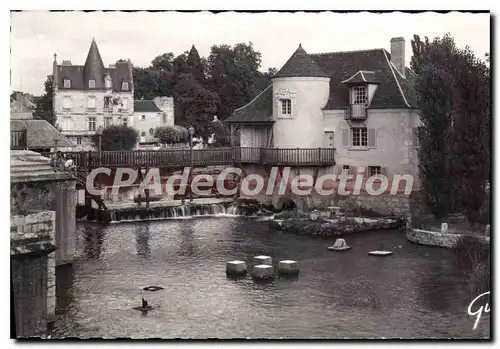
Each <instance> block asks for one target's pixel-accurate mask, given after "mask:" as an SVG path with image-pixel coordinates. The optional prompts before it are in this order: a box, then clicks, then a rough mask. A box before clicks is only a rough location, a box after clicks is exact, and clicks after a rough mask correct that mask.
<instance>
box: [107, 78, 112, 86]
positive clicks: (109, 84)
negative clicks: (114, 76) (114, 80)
mask: <svg viewBox="0 0 500 349" xmlns="http://www.w3.org/2000/svg"><path fill="white" fill-rule="evenodd" d="M106 88H111V79H110V78H107V79H106Z"/></svg>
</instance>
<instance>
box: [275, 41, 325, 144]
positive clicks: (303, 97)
mask: <svg viewBox="0 0 500 349" xmlns="http://www.w3.org/2000/svg"><path fill="white" fill-rule="evenodd" d="M329 95H330V77H329V76H328V75H327V74H326V73H325V72H323V71H322V70H321V68H320V67H319V65H318V64H317V63H316V62H315V61H314V60H313V59H312V58H311V57H310V56H309V55H308V54H307V52H306V51H305V50H304V49H303V48H302V45H299V48H298V49H297V50H296V51H295V53H294V54H293V55H292V57H290V59H289V60H288V61H287V62H286V63H285V65H284V66H283V67H282V68H281V70H280V71H279V72H278V73H277V74H276V75H275V76H274V78H273V118H274V121H275V123H274V126H273V143H274V147H276V148H319V147H322V146H323V133H324V122H323V111H322V109H323V108H324V107H325V106H326V103H327V102H328V97H329Z"/></svg>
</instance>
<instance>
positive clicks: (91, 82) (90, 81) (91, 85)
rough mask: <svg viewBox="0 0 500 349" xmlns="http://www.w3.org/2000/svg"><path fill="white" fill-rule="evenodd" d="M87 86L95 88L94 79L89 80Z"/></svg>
mask: <svg viewBox="0 0 500 349" xmlns="http://www.w3.org/2000/svg"><path fill="white" fill-rule="evenodd" d="M89 88H95V80H89Z"/></svg>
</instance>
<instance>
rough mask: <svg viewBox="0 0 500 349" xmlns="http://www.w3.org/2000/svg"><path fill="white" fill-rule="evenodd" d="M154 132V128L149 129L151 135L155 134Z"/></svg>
mask: <svg viewBox="0 0 500 349" xmlns="http://www.w3.org/2000/svg"><path fill="white" fill-rule="evenodd" d="M154 133H155V130H153V129H152V128H150V129H149V135H150V136H152V135H154Z"/></svg>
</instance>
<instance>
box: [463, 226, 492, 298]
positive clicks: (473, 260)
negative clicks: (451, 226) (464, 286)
mask: <svg viewBox="0 0 500 349" xmlns="http://www.w3.org/2000/svg"><path fill="white" fill-rule="evenodd" d="M490 248H491V247H490V244H489V243H487V242H485V241H484V240H481V239H480V238H478V237H475V236H466V235H463V236H461V237H460V238H459V239H458V241H457V243H456V245H455V246H454V254H455V257H456V262H457V265H458V266H459V267H460V269H461V270H462V271H463V272H464V274H465V275H466V276H468V284H469V288H470V290H471V292H472V293H473V294H476V295H477V294H481V293H483V292H486V291H489V290H490V281H491V274H490V263H491V251H490Z"/></svg>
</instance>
